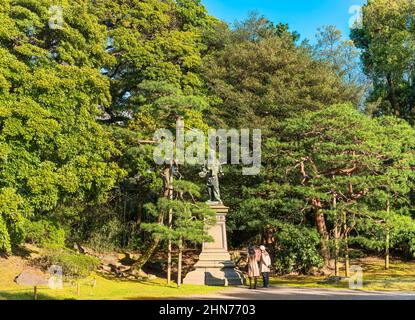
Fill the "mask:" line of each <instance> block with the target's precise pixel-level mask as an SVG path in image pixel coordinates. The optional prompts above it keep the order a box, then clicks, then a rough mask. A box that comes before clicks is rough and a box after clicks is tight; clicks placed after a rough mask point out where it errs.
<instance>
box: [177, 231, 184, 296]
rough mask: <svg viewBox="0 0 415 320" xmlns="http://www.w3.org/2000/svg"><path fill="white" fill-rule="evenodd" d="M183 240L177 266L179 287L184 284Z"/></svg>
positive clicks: (180, 243)
mask: <svg viewBox="0 0 415 320" xmlns="http://www.w3.org/2000/svg"><path fill="white" fill-rule="evenodd" d="M182 261H183V240H182V239H180V242H179V262H178V266H177V287H179V288H180V286H181V285H182Z"/></svg>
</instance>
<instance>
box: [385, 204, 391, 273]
mask: <svg viewBox="0 0 415 320" xmlns="http://www.w3.org/2000/svg"><path fill="white" fill-rule="evenodd" d="M386 212H387V218H386V219H387V220H388V218H389V212H390V201H389V199H388V202H387V205H386ZM387 220H386V221H385V223H386V236H385V270H388V269H389V247H390V232H389V228H388V225H387Z"/></svg>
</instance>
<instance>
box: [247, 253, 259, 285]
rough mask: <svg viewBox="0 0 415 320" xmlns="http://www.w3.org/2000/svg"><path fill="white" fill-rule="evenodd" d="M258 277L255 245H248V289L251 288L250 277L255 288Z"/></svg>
mask: <svg viewBox="0 0 415 320" xmlns="http://www.w3.org/2000/svg"><path fill="white" fill-rule="evenodd" d="M258 277H259V267H258V261H257V257H256V252H255V247H253V246H250V247H249V249H248V278H249V289H252V279H253V280H254V289H256V286H257V281H258Z"/></svg>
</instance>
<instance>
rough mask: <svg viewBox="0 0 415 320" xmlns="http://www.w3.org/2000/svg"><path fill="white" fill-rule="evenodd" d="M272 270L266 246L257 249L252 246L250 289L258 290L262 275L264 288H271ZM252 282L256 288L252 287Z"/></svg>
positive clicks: (249, 275)
mask: <svg viewBox="0 0 415 320" xmlns="http://www.w3.org/2000/svg"><path fill="white" fill-rule="evenodd" d="M270 268H271V258H270V256H269V253H268V252H267V250H266V249H265V247H264V246H260V247H259V248H258V247H255V246H252V245H250V246H249V248H248V278H249V289H252V288H253V289H256V287H257V281H258V277H259V276H260V273H261V274H262V279H263V282H264V288H269V272H270ZM252 280H254V286H253V287H252Z"/></svg>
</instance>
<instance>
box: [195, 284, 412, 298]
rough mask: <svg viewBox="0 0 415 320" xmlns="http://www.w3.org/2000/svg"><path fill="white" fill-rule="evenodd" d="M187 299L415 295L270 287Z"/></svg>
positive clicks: (398, 296) (228, 291) (407, 296)
mask: <svg viewBox="0 0 415 320" xmlns="http://www.w3.org/2000/svg"><path fill="white" fill-rule="evenodd" d="M189 298H190V299H202V300H203V299H218V300H228V299H237V300H256V299H258V300H415V293H412V292H399V293H398V292H379V291H354V290H338V289H319V288H293V287H271V288H269V289H262V288H261V289H257V290H249V289H247V288H235V289H230V290H227V291H224V292H221V293H218V294H212V295H205V296H193V297H189Z"/></svg>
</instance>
